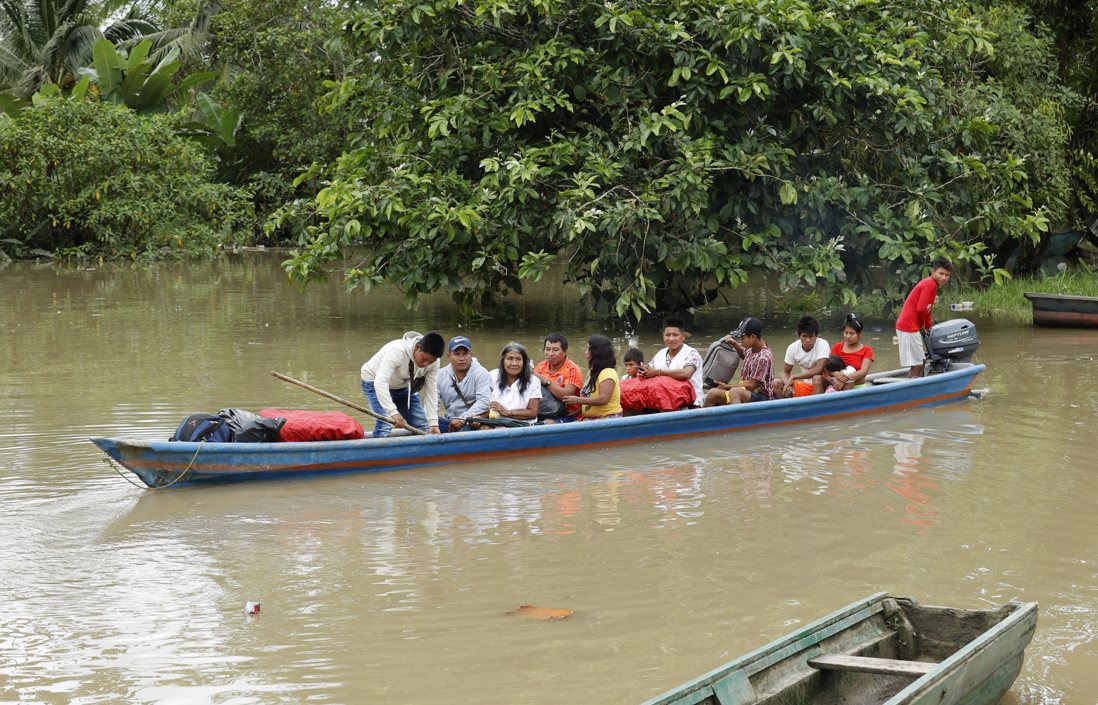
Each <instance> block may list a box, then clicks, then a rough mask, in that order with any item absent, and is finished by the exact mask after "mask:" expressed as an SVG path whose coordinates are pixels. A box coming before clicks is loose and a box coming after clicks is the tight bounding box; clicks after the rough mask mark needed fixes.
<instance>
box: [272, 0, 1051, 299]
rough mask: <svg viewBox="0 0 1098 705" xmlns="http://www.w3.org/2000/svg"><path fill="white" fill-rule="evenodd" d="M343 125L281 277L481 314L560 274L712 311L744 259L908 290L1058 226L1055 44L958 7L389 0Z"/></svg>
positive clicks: (360, 65) (587, 284)
mask: <svg viewBox="0 0 1098 705" xmlns="http://www.w3.org/2000/svg"><path fill="white" fill-rule="evenodd" d="M359 7H360V8H361V9H359V10H358V11H357V12H356V13H355V14H354V15H353V17H351V19H350V20H349V21H348V22H347V23H346V29H347V37H348V41H349V42H351V50H350V52H349V54H351V55H354V56H356V57H358V60H357V63H355V64H354V65H353V66H351V67H350V68H349V69H348V72H347V74H348V75H347V77H346V78H345V80H343V81H342V82H341V83H339V84H337V85H335V86H334V87H333V90H332V92H331V95H330V97H329V103H328V107H329V109H330V110H333V111H339V112H340V113H342V114H344V115H347V116H349V118H350V119H349V121H348V124H349V125H351V126H352V127H353V128H354V130H355V131H354V133H353V134H352V135H351V136H350V139H349V145H348V149H347V151H346V153H345V154H343V155H342V156H341V157H339V158H338V159H336V160H333V161H330V162H329V163H328V164H326V165H320V166H316V167H314V168H313V169H311V170H309V171H307V172H306V173H305V174H304V175H303V176H302V177H301V178H302V179H324V180H326V186H325V187H324V188H323V189H322V190H320V191H319V193H318V194H317V196H316V198H315V199H314V200H313V201H312V202H311V203H309V204H308V208H307V209H306V210H305V212H304V213H303V212H302V210H301V209H300V207H298V208H294V207H290V208H287V209H285V210H283V211H281V212H279V213H277V214H276V215H275V217H273V218H272V220H271V221H270V223H269V227H271V228H277V227H279V226H281V225H283V224H285V222H287V220H288V219H291V218H303V217H317V218H319V219H320V223H319V225H317V226H313V227H312V228H311V230H310V242H309V244H308V246H307V247H306V248H304V249H303V250H302V251H300V252H298V253H296V254H295V256H294V257H293V258H292V259H291V260H289V261H288V262H287V268H288V271H289V273H290V274H291V276H292V277H293V278H295V279H297V280H300V281H308V280H310V279H312V278H315V277H321V276H324V274H325V272H326V267H327V266H328V262H329V261H330V260H334V259H336V258H339V257H340V256H342V255H343V254H344V253H345V252H346V251H347V248H348V247H350V246H357V245H362V246H365V247H364V250H363V251H364V252H365V253H366V254H365V256H364V257H363V258H362V260H361V262H359V263H358V264H357V266H355V267H353V268H352V269H350V270H349V271H347V272H345V277H346V282H347V284H348V285H349V286H351V287H354V286H357V285H362V286H364V287H367V288H368V287H369V286H370V285H371V284H375V283H381V282H387V283H391V284H394V285H396V286H398V287H399V288H400V289H401V290H403V291H404V292H405V293H407V294H408V295H409V296H410V297H414V296H415V295H417V294H419V293H423V292H429V291H434V290H436V289H440V288H443V289H448V290H450V291H452V292H454V296H455V298H456V299H457V300H458V301H459V302H461V303H462V304H464V305H465V306H466V307H467V308H466V311H467V312H469V313H472V312H473V311H474V309H475V307H476V306H477V305H478V304H481V303H484V302H486V301H489V300H491V299H492V297H493V296H494V295H495V294H498V293H500V292H504V291H507V290H514V291H521V288H522V281H523V280H524V279H535V280H536V279H537V278H539V277H540V276H542V275H543V274H544V273H545V272H546V271H547V270H548V267H549V266H551V264H552V263H553V262H554V261H563V262H564V263H565V271H566V277H567V278H568V279H569V280H571V281H573V282H575V283H577V284H578V285H579V286H580V287H581V290H582V291H583V292H584V295H585V296H586V297H587V299H588V300H589V302H591V303H592V304H594V305H595V306H596V307H597V308H598V310H600V311H602V312H604V313H610V314H616V315H628V316H632V317H638V318H639V317H641V316H642V315H645V314H646V313H647V312H651V311H660V310H669V309H673V308H675V307H680V306H687V305H691V304H698V303H701V302H704V301H705V300H707V299H709V298H710V297H712V296H713V295H714V291H715V289H716V288H717V287H719V286H724V285H732V286H735V285H738V284H739V283H742V282H743V281H744V280H745V278H746V275H747V272H748V271H752V270H763V271H770V272H773V273H774V274H775V275H776V276H777V278H778V280H779V282H780V284H781V286H782V287H783V288H787V289H792V288H796V287H800V286H809V287H813V286H823V287H824V288H825V289H826V290H827V291H828V292H830V294H831V295H832V296H834V297H839V298H841V300H843V301H846V302H848V303H849V302H851V301H853V300H854V298H855V295H854V287H857V288H858V289H859V290H869V289H876V290H879V291H883V292H892V293H893V294H895V295H900V294H901V293H902V292H903V291H905V290H906V289H907V288H908V287H909V286H910V284H911V283H913V282H915V281H917V280H918V278H919V277H920V275H921V274H922V273H923V269H924V267H925V265H926V262H927V261H928V259H929V258H931V257H933V256H935V255H939V254H941V255H946V256H949V257H951V258H952V259H954V260H955V261H958V262H961V263H967V264H968V265H969V266H970V267H971V268H973V269H974V270H975V271H977V272H978V273H979V274H981V275H982V276H985V277H988V278H990V277H992V276H993V275H994V274H996V273H998V274H999V275H1000V276H1002V273H1001V272H999V271H998V269H997V268H998V267H999V266H1000V262H1001V261H1002V259H1003V258H1004V257H1005V253H1006V252H1007V251H1009V250H1010V249H1012V248H1013V243H1014V241H1015V240H1016V239H1019V238H1022V239H1026V238H1028V239H1032V240H1037V239H1038V238H1039V237H1040V235H1041V233H1042V232H1043V231H1044V230H1046V229H1047V228H1048V224H1049V222H1050V221H1059V220H1061V219H1062V218H1063V217H1064V215H1065V209H1066V206H1065V202H1064V197H1065V192H1066V191H1067V189H1068V187H1069V180H1068V168H1067V166H1066V162H1065V149H1066V144H1067V140H1068V128H1067V125H1066V123H1065V120H1064V112H1065V104H1066V103H1067V102H1068V101H1069V100H1070V98H1071V96H1070V94H1069V93H1068V92H1067V91H1066V90H1064V89H1062V88H1061V87H1060V86H1059V82H1058V79H1057V77H1056V74H1055V61H1054V59H1053V56H1052V54H1051V51H1050V47H1049V41H1048V39H1047V38H1046V37H1044V36H1043V35H1040V34H1034V33H1032V32H1031V31H1029V29H1028V27H1029V25H1030V24H1031V21H1030V18H1029V17H1028V15H1026V14H1025V12H1024V11H1023V10H1021V9H1018V8H1015V7H1011V6H991V7H983V6H977V5H969V4H967V3H964V2H954V1H952V0H948V1H947V0H929V1H926V2H892V3H880V2H876V1H873V0H855V1H854V2H850V1H849V0H818V1H815V2H804V1H803V0H752V1H751V2H728V1H726V0H669V1H668V2H664V3H658V4H657V3H631V2H594V1H592V0H426V1H424V0H382V1H380V2H378V3H375V4H372V5H369V6H359Z"/></svg>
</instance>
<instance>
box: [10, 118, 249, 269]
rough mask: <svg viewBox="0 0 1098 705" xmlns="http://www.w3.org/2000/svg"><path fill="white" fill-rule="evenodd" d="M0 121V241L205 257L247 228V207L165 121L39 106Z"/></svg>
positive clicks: (66, 249)
mask: <svg viewBox="0 0 1098 705" xmlns="http://www.w3.org/2000/svg"><path fill="white" fill-rule="evenodd" d="M35 103H36V104H35V105H33V106H30V107H26V108H24V109H23V110H21V111H20V112H19V113H18V116H17V117H15V118H6V117H0V155H2V158H0V240H2V241H3V242H2V243H0V247H2V248H3V249H4V250H5V251H6V252H7V253H9V254H13V255H15V256H23V255H25V254H27V253H29V252H31V251H35V250H41V251H49V252H55V251H60V252H61V253H71V254H105V255H125V256H137V255H141V254H152V255H163V254H165V253H172V252H178V253H186V254H210V253H212V252H214V251H215V250H216V249H217V247H218V246H219V244H220V243H222V242H223V241H225V240H228V239H229V238H230V237H231V235H232V233H233V232H236V231H238V230H239V229H241V228H246V227H250V224H251V222H252V219H253V218H254V214H253V213H252V212H251V210H250V205H249V203H248V202H247V199H246V198H244V197H243V196H242V194H241V192H240V191H239V190H238V189H236V188H234V187H231V186H227V185H224V184H218V183H215V182H213V181H212V180H211V179H212V177H213V173H214V164H213V162H212V161H211V159H210V158H209V157H208V156H207V155H206V154H205V152H203V150H202V148H201V147H200V146H199V145H198V144H197V143H195V142H192V141H189V140H187V139H185V138H183V137H180V136H178V135H177V134H176V126H175V125H174V124H173V122H172V120H173V119H174V118H172V117H170V116H159V115H156V116H141V115H138V114H136V113H134V112H133V111H131V110H129V109H127V108H125V107H123V106H120V105H113V104H111V103H106V102H87V101H85V100H83V99H75V100H66V99H62V98H60V97H54V98H52V99H39V100H36V101H35Z"/></svg>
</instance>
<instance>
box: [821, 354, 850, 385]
mask: <svg viewBox="0 0 1098 705" xmlns="http://www.w3.org/2000/svg"><path fill="white" fill-rule="evenodd" d="M855 372H857V370H856V369H854V368H853V367H851V366H850V365H848V364H846V362H845V361H844V360H843V359H842V358H841V357H839V356H838V355H832V356H830V357H828V358H827V362H825V363H824V368H823V379H824V384H826V385H827V389H825V390H824V392H823V393H824V394H830V393H831V392H841V391H842V390H844V389H853V385H850V383H849V382H847V381H845V380H844V381H839V380H838V379H836V377H835V375H836V374H837V373H841V374H842V375H844V376H845V377H846V378H849V377H850V376H851V375H853V374H854V373H855ZM848 385H850V386H848Z"/></svg>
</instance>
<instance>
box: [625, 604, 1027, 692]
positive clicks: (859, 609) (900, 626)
mask: <svg viewBox="0 0 1098 705" xmlns="http://www.w3.org/2000/svg"><path fill="white" fill-rule="evenodd" d="M1036 626H1037V603H1035V602H1010V603H1008V604H1006V605H1004V606H1002V607H999V608H996V609H953V608H949V607H931V606H927V605H920V604H919V603H918V602H916V601H915V600H913V599H910V598H905V597H890V596H889V595H887V594H885V593H879V594H876V595H872V596H870V597H867V598H866V599H864V600H860V601H858V602H855V603H854V604H852V605H849V606H848V607H844V608H843V609H841V610H839V611H837V612H833V613H832V614H829V615H828V616H826V617H824V618H823V619H821V620H819V621H816V622H813V623H812V624H810V625H808V626H806V627H804V628H802V629H799V630H797V631H795V632H793V633H792V634H789V635H787V636H784V637H782V638H781V639H778V640H777V641H774V642H772V643H770V644H768V645H767V646H764V647H762V648H761V649H758V650H756V651H752V652H751V653H749V654H747V655H746V656H743V657H741V658H738V659H736V660H735V661H732V662H731V663H727V664H725V665H723V666H721V667H720V668H717V669H715V670H713V671H710V672H709V673H706V674H705V675H703V676H701V677H699V678H695V679H694V680H692V681H690V682H688V683H686V684H684V685H682V686H680V687H678V688H675V689H674V690H671V691H669V692H667V693H665V694H663V695H661V696H659V697H656V698H653V699H651V700H648V701H647V702H645V703H644V705H695V704H699V703H700V704H701V705H808V704H809V703H812V704H813V705H840V704H841V705H901V704H902V705H994V703H997V702H999V700H1000V699H1001V698H1002V697H1003V695H1004V694H1005V693H1006V692H1007V690H1009V689H1010V686H1011V684H1012V683H1014V679H1015V678H1017V677H1018V672H1019V671H1020V670H1021V668H1022V658H1023V655H1024V651H1025V648H1026V646H1027V645H1028V644H1029V642H1030V640H1031V639H1032V638H1033V632H1034V629H1035V628H1036Z"/></svg>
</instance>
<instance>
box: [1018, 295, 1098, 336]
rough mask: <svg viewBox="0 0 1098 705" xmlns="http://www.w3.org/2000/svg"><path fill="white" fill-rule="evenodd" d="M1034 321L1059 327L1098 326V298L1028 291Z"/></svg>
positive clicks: (1040, 324) (1039, 324) (1038, 323)
mask: <svg viewBox="0 0 1098 705" xmlns="http://www.w3.org/2000/svg"><path fill="white" fill-rule="evenodd" d="M1025 297H1026V298H1027V299H1029V300H1030V303H1032V304H1033V323H1034V325H1038V326H1049V327H1057V328H1098V298H1095V297H1091V296H1067V295H1063V294H1039V293H1035V292H1032V291H1030V292H1026V294H1025Z"/></svg>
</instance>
